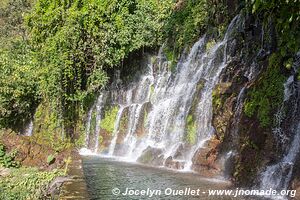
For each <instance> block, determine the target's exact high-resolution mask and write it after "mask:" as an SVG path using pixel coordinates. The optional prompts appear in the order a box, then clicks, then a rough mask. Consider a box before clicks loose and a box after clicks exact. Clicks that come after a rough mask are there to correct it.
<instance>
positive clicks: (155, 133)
mask: <svg viewBox="0 0 300 200" xmlns="http://www.w3.org/2000/svg"><path fill="white" fill-rule="evenodd" d="M241 24H242V20H241V16H240V15H238V16H236V17H235V18H234V19H233V20H232V22H231V23H230V25H229V26H228V30H227V32H226V34H225V37H224V39H223V41H221V42H218V43H217V44H215V45H214V46H213V47H212V48H210V49H207V46H208V45H207V43H208V37H207V36H203V37H202V38H200V39H199V41H197V42H196V43H195V44H194V45H193V47H192V48H191V50H190V52H189V54H188V55H187V56H186V57H183V56H182V58H181V59H180V60H179V62H178V64H177V65H176V69H175V70H171V66H170V65H171V63H170V62H168V61H167V60H166V57H165V56H164V55H163V53H162V52H163V47H162V48H161V49H160V51H159V54H158V56H156V59H155V60H156V61H155V62H153V61H152V59H151V61H149V62H148V65H147V69H148V70H147V72H146V73H145V74H144V75H142V76H140V79H139V80H138V81H136V82H135V83H134V84H131V85H129V86H128V87H127V88H122V90H121V91H120V90H119V92H118V91H113V92H111V93H112V94H111V96H112V102H111V103H114V104H118V105H119V107H120V109H119V111H118V114H117V118H116V120H115V122H114V123H115V124H114V131H113V138H112V140H111V142H110V145H109V147H108V155H109V156H115V155H118V156H120V157H122V158H123V160H131V161H139V159H141V158H143V156H144V155H145V154H147V151H150V152H152V155H153V159H152V161H153V162H154V160H156V161H155V163H157V165H165V164H166V160H170V158H171V160H173V161H175V162H180V163H182V164H181V167H179V168H181V169H183V168H184V169H185V170H190V169H192V168H191V167H192V159H193V156H194V154H195V152H196V151H197V150H198V149H199V148H201V147H205V144H206V141H207V140H209V139H210V138H211V137H212V135H213V133H214V128H213V126H212V92H213V89H214V88H215V86H216V84H217V83H218V82H219V76H220V74H221V72H222V70H223V69H224V68H225V67H226V66H227V63H228V60H229V59H230V57H229V56H228V55H227V44H228V43H229V42H231V39H232V37H233V34H234V33H235V31H237V29H238V28H239V27H240V26H241ZM118 89H119V88H118ZM145 107H147V109H145ZM125 109H126V112H127V111H128V120H127V122H126V123H127V126H126V128H127V129H126V133H125V135H122V137H120V138H121V139H122V138H123V136H124V138H123V141H122V142H121V143H120V144H118V145H116V143H117V140H118V138H119V134H120V130H119V129H120V121H121V118H122V113H124V111H125ZM97 110H98V107H97ZM97 113H98V112H97ZM189 115H193V116H194V123H195V128H194V129H195V133H193V134H195V136H194V137H195V141H193V142H191V141H188V140H187V139H186V138H187V123H186V122H187V119H188V117H189ZM99 116H100V115H99ZM100 117H101V116H100ZM97 121H98V120H97ZM142 122H143V123H144V124H141V123H142ZM97 125H98V123H97V124H96V128H95V129H96V132H97V133H98V132H99V130H98V128H97ZM141 126H142V127H143V133H142V134H139V135H138V134H137V129H138V127H141ZM100 132H101V130H100ZM96 136H97V134H96ZM96 141H98V140H96ZM117 149H118V154H116V150H117ZM155 152H156V153H155Z"/></svg>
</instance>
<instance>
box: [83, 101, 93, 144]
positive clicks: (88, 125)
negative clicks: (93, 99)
mask: <svg viewBox="0 0 300 200" xmlns="http://www.w3.org/2000/svg"><path fill="white" fill-rule="evenodd" d="M93 110H94V106H92V107H91V109H90V110H89V112H88V115H87V121H86V131H85V147H86V148H88V145H89V142H90V132H91V121H92V114H93Z"/></svg>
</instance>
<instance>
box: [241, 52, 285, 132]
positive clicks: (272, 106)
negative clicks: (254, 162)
mask: <svg viewBox="0 0 300 200" xmlns="http://www.w3.org/2000/svg"><path fill="white" fill-rule="evenodd" d="M281 65H282V58H281V56H280V55H279V54H278V53H277V54H276V53H274V54H272V55H271V57H270V58H269V65H268V68H267V70H266V71H265V72H264V73H263V75H262V76H261V78H260V79H259V80H258V82H257V83H256V84H255V86H254V87H253V88H252V89H251V91H250V92H249V96H248V99H247V101H246V104H245V107H244V111H245V114H246V115H247V116H249V117H252V116H254V115H256V116H257V118H258V120H259V121H260V125H261V126H262V127H267V126H269V125H271V123H272V114H274V112H275V111H276V109H277V108H278V107H279V106H280V105H281V103H282V101H283V90H284V87H283V83H284V81H285V80H286V77H285V76H284V75H283V74H282V73H281V71H280V67H281Z"/></svg>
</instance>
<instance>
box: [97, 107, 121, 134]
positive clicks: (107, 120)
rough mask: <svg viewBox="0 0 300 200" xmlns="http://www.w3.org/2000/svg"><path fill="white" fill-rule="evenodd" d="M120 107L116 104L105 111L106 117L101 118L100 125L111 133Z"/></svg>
mask: <svg viewBox="0 0 300 200" xmlns="http://www.w3.org/2000/svg"><path fill="white" fill-rule="evenodd" d="M118 110H119V107H118V106H114V107H111V108H110V109H109V110H107V111H106V112H105V115H104V119H102V120H101V124H100V127H101V128H102V129H104V130H106V131H107V132H108V133H109V134H113V132H114V126H115V121H116V118H117V114H118Z"/></svg>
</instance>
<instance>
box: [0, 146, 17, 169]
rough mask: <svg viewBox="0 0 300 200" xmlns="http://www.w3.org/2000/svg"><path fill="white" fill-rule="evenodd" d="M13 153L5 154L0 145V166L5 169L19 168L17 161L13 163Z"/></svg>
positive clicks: (3, 147)
mask: <svg viewBox="0 0 300 200" xmlns="http://www.w3.org/2000/svg"><path fill="white" fill-rule="evenodd" d="M15 153H16V152H11V153H9V154H8V153H7V152H6V148H5V146H4V145H3V144H1V143H0V166H1V167H5V168H14V167H15V168H17V167H19V166H20V163H19V162H18V161H15Z"/></svg>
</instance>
